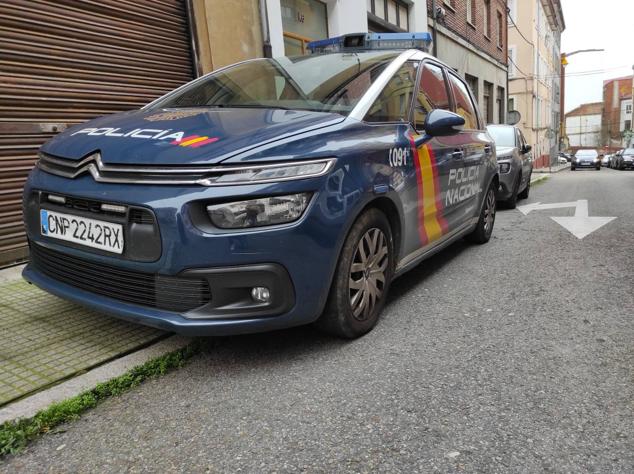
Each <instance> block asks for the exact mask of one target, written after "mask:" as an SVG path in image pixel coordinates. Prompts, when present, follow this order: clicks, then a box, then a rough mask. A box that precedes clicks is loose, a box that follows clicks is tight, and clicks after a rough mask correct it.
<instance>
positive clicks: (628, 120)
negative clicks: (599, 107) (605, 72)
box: [601, 76, 634, 148]
mask: <svg viewBox="0 0 634 474" xmlns="http://www.w3.org/2000/svg"><path fill="white" fill-rule="evenodd" d="M633 77H634V76H626V77H617V78H614V79H608V80H606V81H603V124H602V133H601V143H602V145H603V146H606V147H609V148H622V147H625V146H627V145H628V144H629V142H631V131H632V78H633Z"/></svg>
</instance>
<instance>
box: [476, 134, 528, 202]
mask: <svg viewBox="0 0 634 474" xmlns="http://www.w3.org/2000/svg"><path fill="white" fill-rule="evenodd" d="M487 130H488V131H489V134H490V135H491V136H492V137H493V139H494V140H495V150H496V153H497V157H498V169H499V176H500V187H499V189H498V192H497V196H496V197H497V200H498V202H500V203H502V204H504V205H505V206H506V207H508V208H510V209H513V208H514V207H515V205H516V204H517V200H518V199H526V198H527V197H528V193H529V191H530V187H531V174H532V172H533V158H532V156H531V146H530V145H527V144H526V140H525V139H524V135H523V134H522V131H521V130H520V129H519V128H518V127H515V126H513V125H487Z"/></svg>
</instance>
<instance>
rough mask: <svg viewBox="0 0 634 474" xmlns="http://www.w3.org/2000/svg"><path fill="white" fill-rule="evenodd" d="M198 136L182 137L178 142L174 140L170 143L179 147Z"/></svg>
mask: <svg viewBox="0 0 634 474" xmlns="http://www.w3.org/2000/svg"><path fill="white" fill-rule="evenodd" d="M198 136H199V135H190V136H188V137H183V138H181V139H180V140H174V141H173V142H171V144H172V145H180V144H181V143H183V142H186V141H187V140H193V139H194V138H198Z"/></svg>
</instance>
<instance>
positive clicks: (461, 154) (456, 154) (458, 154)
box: [451, 150, 464, 160]
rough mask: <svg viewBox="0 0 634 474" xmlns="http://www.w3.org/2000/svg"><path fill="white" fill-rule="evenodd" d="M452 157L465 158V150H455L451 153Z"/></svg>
mask: <svg viewBox="0 0 634 474" xmlns="http://www.w3.org/2000/svg"><path fill="white" fill-rule="evenodd" d="M451 157H452V158H454V159H456V160H461V159H462V158H464V151H462V150H454V152H453V153H452V154H451Z"/></svg>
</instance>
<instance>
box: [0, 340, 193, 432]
mask: <svg viewBox="0 0 634 474" xmlns="http://www.w3.org/2000/svg"><path fill="white" fill-rule="evenodd" d="M191 341H192V339H191V338H188V337H184V336H178V335H175V336H171V337H168V338H167V339H163V340H161V341H159V342H157V343H155V344H152V345H151V346H149V347H146V348H145V349H141V350H139V351H136V352H133V353H131V354H128V355H127V356H124V357H121V358H120V359H116V360H113V361H112V362H108V363H106V364H104V365H101V366H99V367H96V368H94V369H92V370H90V371H88V372H86V373H85V374H82V375H79V376H77V377H73V378H71V379H69V380H67V381H65V382H62V383H60V384H58V385H55V386H54V387H51V388H49V389H46V390H43V391H41V392H38V393H35V394H34V395H31V396H30V397H27V398H24V399H22V400H18V401H16V402H13V403H11V404H9V405H7V406H5V407H3V408H2V409H0V424H2V423H4V422H7V421H13V420H17V419H18V418H31V417H33V416H35V415H36V414H37V413H38V412H39V411H41V410H44V409H45V408H48V407H49V406H50V405H52V404H54V403H57V402H61V401H64V400H66V399H68V398H71V397H74V396H76V395H79V394H81V393H83V392H85V391H86V390H91V389H93V388H94V387H95V386H97V385H98V384H100V383H104V382H107V381H109V380H111V379H113V378H115V377H118V376H120V375H123V374H124V373H126V372H127V371H129V370H130V369H133V368H134V367H136V366H139V365H141V364H144V363H145V362H148V361H150V360H152V359H155V358H157V357H160V356H162V355H165V354H168V353H170V352H174V351H177V350H179V349H183V348H185V347H186V346H187V345H188V344H190V343H191Z"/></svg>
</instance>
